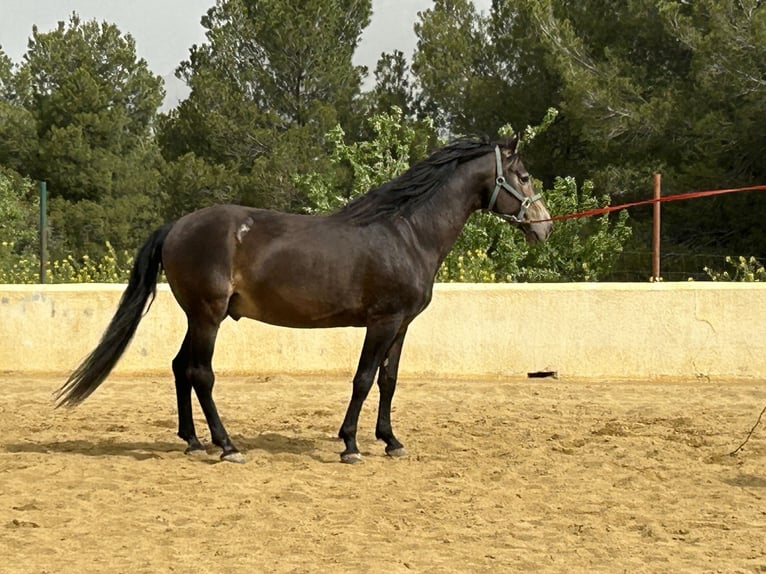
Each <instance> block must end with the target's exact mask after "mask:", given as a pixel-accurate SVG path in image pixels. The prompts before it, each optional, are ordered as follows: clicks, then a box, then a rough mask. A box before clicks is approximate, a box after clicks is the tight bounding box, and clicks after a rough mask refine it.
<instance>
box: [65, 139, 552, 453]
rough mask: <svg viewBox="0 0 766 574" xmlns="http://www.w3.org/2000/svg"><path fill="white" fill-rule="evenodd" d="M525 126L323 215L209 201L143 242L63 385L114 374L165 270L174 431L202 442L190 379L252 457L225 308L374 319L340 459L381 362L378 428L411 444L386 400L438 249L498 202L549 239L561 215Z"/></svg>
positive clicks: (89, 387) (285, 322) (520, 224)
mask: <svg viewBox="0 0 766 574" xmlns="http://www.w3.org/2000/svg"><path fill="white" fill-rule="evenodd" d="M517 146H518V139H517V138H513V139H510V140H509V139H506V140H501V141H497V142H491V141H489V140H487V139H486V138H481V139H480V138H459V139H456V140H454V141H452V142H450V143H447V144H446V145H444V146H443V147H441V148H439V149H437V150H435V151H434V152H433V153H432V154H431V155H430V156H429V157H427V158H426V159H424V160H422V161H420V162H418V163H415V164H414V165H413V166H411V167H410V168H409V169H408V170H406V171H405V172H404V173H403V174H401V175H400V176H398V177H396V178H394V179H392V180H390V181H388V182H387V183H384V184H383V185H381V186H380V187H377V188H374V189H372V190H370V191H368V192H367V193H366V194H364V195H361V196H359V197H357V198H355V199H353V200H352V201H350V202H349V203H347V204H346V205H345V206H343V207H341V208H340V209H338V210H336V211H334V212H332V213H329V214H326V215H308V214H295V213H283V212H277V211H272V210H265V209H256V208H251V207H245V206H240V205H231V204H222V205H214V206H210V207H206V208H202V209H199V210H197V211H193V212H191V213H189V214H187V215H184V216H183V217H181V218H180V219H178V220H176V221H175V222H172V223H168V224H165V225H163V226H161V227H159V228H157V229H156V230H155V231H154V232H153V233H151V235H150V236H149V237H148V239H147V240H146V242H145V243H144V244H143V245H142V246H141V247H140V248H139V250H138V252H137V255H136V257H135V262H134V265H133V267H132V270H131V273H130V277H129V280H128V284H127V287H126V288H125V291H124V292H123V294H122V297H121V299H120V302H119V304H118V308H117V311H116V312H115V314H114V316H113V317H112V319H111V321H110V323H109V325H108V326H107V328H106V330H105V331H104V333H103V335H102V337H101V340H100V342H99V343H98V344H97V346H96V348H95V349H94V350H93V351H92V352H91V353H90V354H89V355H88V356H86V358H85V359H83V361H82V362H81V363H80V365H79V366H78V367H77V368H76V369H75V370H74V371H73V372H72V374H71V375H70V376H69V378H68V379H67V381H66V383H64V384H63V385H62V386H61V388H59V389H58V391H56V393H55V400H56V406H57V407H60V406H62V405H65V406H70V407H72V406H75V405H77V404H79V403H81V402H82V401H83V400H85V399H86V398H87V397H88V396H89V395H90V394H91V393H93V391H95V389H96V388H97V387H98V386H99V385H100V384H101V383H102V382H104V380H105V379H106V378H107V376H108V375H109V373H110V371H111V370H112V369H113V367H114V366H115V365H116V363H117V361H118V360H119V358H120V356H121V355H122V354H123V352H124V351H125V349H126V347H127V345H128V343H129V342H130V340H131V338H132V337H133V335H134V333H135V331H136V328H137V327H138V324H139V322H140V320H141V318H142V317H143V315H144V314H145V313H146V312H148V310H149V307H150V306H151V303H152V301H153V300H154V297H155V295H156V286H157V281H158V276H159V273H160V272H161V271H162V270H163V269H164V272H165V277H166V279H167V282H168V284H169V286H170V289H171V292H172V293H173V295H174V297H175V300H176V301H177V303H178V304H179V305H180V307H181V308H182V309H183V311H184V313H185V314H186V318H187V331H186V334H185V336H184V339H183V342H182V343H181V347H180V349H179V350H178V354H177V355H176V356H175V358H174V359H173V360H172V372H173V375H174V378H175V390H176V399H177V407H178V436H179V437H180V438H181V439H183V440H184V441H186V444H187V446H186V450H185V452H187V453H195V452H200V451H202V452H204V451H205V447H204V446H203V444H202V442H201V441H200V439H199V438H198V437H197V433H196V430H195V427H194V421H193V419H192V389H193V390H194V392H195V394H196V396H197V400H198V401H199V404H200V406H201V407H202V411H203V413H204V416H205V419H206V422H207V425H208V427H209V430H210V436H211V440H212V442H213V444H214V445H216V446H217V447H219V448H220V449H221V450H222V453H221V455H220V458H221V460H224V461H230V462H244V460H245V459H244V456H243V455H242V454H241V453H240V452H239V450H238V449H237V447H236V446H235V445H234V444H233V443H232V441H231V439H230V438H229V435H228V433H227V432H226V429H225V428H224V425H223V423H222V422H221V418H220V416H219V414H218V409H217V408H216V404H215V401H214V400H213V385H214V382H215V375H214V372H213V367H212V359H213V351H214V348H215V342H216V336H217V333H218V329H219V326H220V324H221V322H222V321H223V320H224V319H225V318H226V317H231V318H232V319H234V320H235V321H237V320H239V319H240V318H242V317H247V318H250V319H254V320H257V321H262V322H265V323H269V324H272V325H279V326H284V327H293V328H328V327H345V326H350V327H363V328H365V329H366V332H365V337H364V343H363V345H362V349H361V354H360V357H359V362H358V366H357V369H356V373H355V375H354V377H353V386H352V392H351V399H350V401H349V404H348V408H347V410H346V415H345V417H344V419H343V422H342V424H341V426H340V430H339V431H338V436H339V437H340V438H341V439H343V442H344V445H345V449H344V450H343V452H342V453H341V454H340V456H341V461H342V462H346V463H355V462H358V461H360V460H362V457H361V454H360V452H359V448H358V446H357V441H356V435H357V423H358V419H359V413H360V411H361V408H362V405H363V403H364V401H365V399H366V398H367V395H368V393H369V391H370V390H371V388H372V386H373V382H374V378H375V374H376V372H377V374H378V377H377V384H378V387H379V393H380V403H379V406H378V415H377V423H376V427H375V436H376V438H377V439H379V440H382V441H383V442H384V443H385V453H386V454H388V455H390V456H392V457H400V456H405V455H406V454H407V451H406V450H405V448H404V446H403V445H402V443H401V442H399V440H398V439H397V438H396V436H395V435H394V432H393V429H392V425H391V401H392V399H393V396H394V392H395V389H396V382H397V374H398V368H399V357H400V355H401V352H402V346H403V344H404V339H405V336H406V334H407V328H408V327H409V325H410V323H411V322H412V320H413V319H415V317H417V316H418V315H419V314H420V313H421V312H422V311H423V310H424V309H425V308H426V307H427V306H428V304H429V303H430V301H431V297H432V291H433V284H434V280H435V276H436V273H437V271H438V269H439V266H440V264H441V262H442V261H443V260H444V258H445V257H446V256H447V254H448V253H449V251H450V249H451V247H452V245H453V244H454V242H455V241H456V239H457V237H458V235H459V233H460V231H461V230H462V228H463V226H464V224H465V222H466V220H467V219H468V217H469V215H470V214H471V213H472V212H474V211H478V210H480V209H485V210H488V211H490V212H493V213H495V214H496V215H498V216H499V217H502V218H503V219H505V220H506V221H507V222H508V223H509V224H511V225H512V226H514V227H516V228H518V229H519V230H520V231H521V232H523V233H524V236H525V238H526V240H527V241H528V242H530V243H532V242H537V241H544V240H545V239H546V238H547V237H548V235H549V234H550V232H551V228H552V223H551V222H550V221H549V218H550V216H549V214H548V211H547V208H546V207H545V203H544V201H543V199H542V197H541V195H540V194H538V193H536V192H535V189H534V185H533V182H532V179H531V178H530V175H529V173H528V172H527V170H526V168H525V167H524V164H523V162H522V160H521V158H520V156H519V154H518V153H517Z"/></svg>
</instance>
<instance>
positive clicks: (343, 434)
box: [338, 320, 401, 463]
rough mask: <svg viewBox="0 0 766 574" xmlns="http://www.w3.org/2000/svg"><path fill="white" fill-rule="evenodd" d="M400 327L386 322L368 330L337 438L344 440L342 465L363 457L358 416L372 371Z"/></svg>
mask: <svg viewBox="0 0 766 574" xmlns="http://www.w3.org/2000/svg"><path fill="white" fill-rule="evenodd" d="M400 324H401V321H391V320H389V321H388V322H386V323H378V324H376V325H372V326H369V327H368V328H367V334H366V335H365V337H364V345H363V346H362V354H361V356H360V357H359V366H358V367H357V370H356V374H355V375H354V383H353V385H354V387H353V390H352V393H351V401H350V402H349V405H348V409H347V410H346V416H345V417H344V419H343V424H342V425H341V427H340V431H338V436H339V437H340V438H342V439H343V442H344V443H345V445H346V448H345V450H344V451H343V452H342V453H341V455H340V459H341V461H342V462H346V463H355V462H359V461H361V460H362V455H361V454H360V452H359V447H358V446H357V444H356V431H357V425H358V423H359V413H360V412H361V411H362V405H363V404H364V401H365V399H366V398H367V395H368V394H369V393H370V389H371V388H372V383H373V380H374V378H375V371H376V370H377V369H378V368H379V366H380V363H381V361H382V360H383V357H384V356H385V355H386V353H387V352H388V349H389V348H390V347H391V344H392V342H393V341H394V340H395V339H396V337H397V332H398V330H399V325H400Z"/></svg>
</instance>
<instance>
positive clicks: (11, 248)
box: [0, 167, 40, 269]
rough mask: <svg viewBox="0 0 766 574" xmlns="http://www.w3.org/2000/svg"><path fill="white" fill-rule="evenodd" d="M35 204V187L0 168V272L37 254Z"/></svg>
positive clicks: (13, 173) (17, 175)
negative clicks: (0, 246) (22, 259)
mask: <svg viewBox="0 0 766 574" xmlns="http://www.w3.org/2000/svg"><path fill="white" fill-rule="evenodd" d="M39 217H40V215H39V200H38V196H37V193H36V189H35V186H34V185H33V184H32V182H31V181H29V180H28V179H26V178H23V177H21V176H20V175H19V174H17V173H15V172H13V171H11V170H9V169H6V168H2V167H0V245H2V250H0V269H6V268H9V267H10V266H12V265H13V263H14V262H15V261H17V260H19V259H21V258H30V257H34V255H35V253H36V252H37V246H38V237H37V229H38V225H37V223H36V222H37V220H38V219H39Z"/></svg>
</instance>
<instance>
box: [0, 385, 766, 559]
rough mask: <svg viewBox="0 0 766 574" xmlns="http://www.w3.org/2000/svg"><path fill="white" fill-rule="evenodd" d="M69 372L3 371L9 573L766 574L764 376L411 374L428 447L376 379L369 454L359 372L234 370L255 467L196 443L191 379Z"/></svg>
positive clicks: (234, 396)
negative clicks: (187, 431)
mask: <svg viewBox="0 0 766 574" xmlns="http://www.w3.org/2000/svg"><path fill="white" fill-rule="evenodd" d="M61 382H63V380H62V379H54V378H31V377H28V376H24V375H13V374H0V388H1V389H2V392H1V393H0V529H1V530H0V533H1V535H0V571H2V572H3V573H5V574H16V573H19V574H20V573H24V574H30V573H63V572H73V573H74V572H77V573H81V572H110V573H120V572H124V573H163V572H192V573H198V572H199V573H204V572H210V573H240V572H241V573H254V572H285V573H288V572H291V573H292V572H294V573H300V572H332V573H342V572H369V573H379V572H384V573H387V574H389V573H390V574H394V573H400V572H428V573H432V572H471V573H475V572H568V573H571V572H630V573H637V572H651V573H660V572H668V573H680V572H694V573H698V572H726V573H735V572H748V573H749V572H766V501H765V500H764V499H765V498H766V428H765V427H766V424H764V423H766V421H764V423H762V425H761V426H760V427H758V428H757V429H756V430H755V432H754V433H753V436H752V438H751V439H750V442H749V443H748V444H747V446H746V447H745V448H744V449H743V450H742V451H741V452H740V453H739V454H738V455H737V456H730V455H729V453H730V452H731V451H732V450H733V449H735V448H736V447H737V446H738V445H739V444H740V443H741V442H742V441H743V440H744V438H745V436H746V435H747V432H748V431H749V430H750V429H751V428H752V426H753V424H754V423H755V420H756V418H757V416H758V414H759V413H760V411H761V409H763V407H764V406H765V405H766V385H765V384H764V383H760V382H752V383H742V382H735V383H721V382H707V381H703V380H700V381H685V382H678V383H673V384H668V383H663V384H659V383H647V382H598V383H587V382H568V381H563V380H552V379H530V380H511V381H503V382H490V381H451V380H408V379H402V380H400V384H399V389H398V391H397V395H396V398H395V402H394V415H393V416H394V430H395V431H396V432H397V435H398V436H399V438H400V439H401V440H402V442H403V443H404V444H405V446H406V447H407V449H408V450H409V452H410V455H409V457H407V458H406V459H399V460H393V459H390V458H388V457H386V456H385V455H384V453H383V444H382V443H379V442H376V441H375V439H374V436H373V433H374V425H375V411H376V409H377V391H376V390H373V392H372V393H371V395H370V398H369V399H368V401H367V403H366V405H365V408H364V410H363V411H362V417H361V420H360V432H359V444H360V448H361V450H362V452H363V454H364V456H365V460H364V462H363V463H361V464H356V465H353V466H351V465H344V464H341V463H340V462H339V457H338V453H339V452H340V451H341V450H342V443H340V442H339V441H337V440H335V439H334V438H333V436H334V434H335V432H336V431H337V427H338V425H339V424H340V421H341V419H342V417H343V413H344V411H345V408H346V404H347V400H348V397H349V394H350V391H351V387H350V383H349V382H348V381H345V380H340V379H330V380H320V381H314V380H310V379H303V378H301V379H293V378H290V377H274V378H270V379H268V380H264V379H258V378H247V377H231V376H220V377H219V379H218V383H217V386H216V399H217V402H218V406H219V409H220V411H221V414H222V417H223V421H224V423H225V424H226V425H227V428H228V430H229V432H230V434H231V435H232V439H233V440H234V442H235V444H237V445H238V446H239V447H240V449H242V450H243V451H244V453H245V456H246V457H247V463H246V464H244V465H236V464H231V463H220V462H218V453H217V452H212V451H211V453H210V454H208V456H207V457H189V456H186V455H184V454H183V448H184V443H183V442H182V441H180V439H177V438H176V437H175V430H176V413H175V393H174V390H173V383H172V381H171V380H170V378H169V377H167V378H162V379H160V378H148V377H147V378H121V377H112V378H111V379H110V380H108V381H107V382H106V383H105V384H104V385H103V386H102V387H101V388H100V389H99V390H98V391H97V392H96V393H95V394H94V395H93V396H92V397H91V398H89V399H88V400H87V401H86V402H85V403H84V404H83V405H82V406H80V407H78V408H76V409H74V410H68V411H67V410H63V409H60V410H55V411H54V410H53V409H52V405H51V392H52V391H53V390H54V389H55V388H57V387H58V386H59V385H60V384H61ZM195 407H196V405H195ZM764 418H766V417H764ZM195 419H196V421H197V425H198V430H199V431H200V436H201V437H203V436H204V437H207V436H208V435H207V428H206V426H205V425H204V421H203V419H202V416H201V414H200V413H199V409H198V408H197V410H196V411H195ZM203 431H204V432H203Z"/></svg>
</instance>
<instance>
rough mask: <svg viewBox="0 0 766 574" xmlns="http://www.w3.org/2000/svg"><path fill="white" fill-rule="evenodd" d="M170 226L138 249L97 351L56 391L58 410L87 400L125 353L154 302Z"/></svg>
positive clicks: (156, 232)
mask: <svg viewBox="0 0 766 574" xmlns="http://www.w3.org/2000/svg"><path fill="white" fill-rule="evenodd" d="M172 226H173V224H172V223H169V224H166V225H163V226H162V227H160V228H158V229H156V230H155V231H154V232H153V233H152V234H151V235H150V236H149V239H147V240H146V242H145V243H144V244H143V246H142V247H141V249H139V250H138V253H137V254H136V260H135V263H134V264H133V269H132V271H131V272H130V279H129V280H128V286H127V288H126V289H125V292H124V293H123V294H122V298H121V299H120V304H119V306H118V307H117V312H116V313H115V314H114V317H112V321H111V322H110V323H109V326H108V327H107V328H106V331H105V332H104V334H103V335H102V336H101V341H99V343H98V345H97V346H96V348H95V349H93V351H92V352H91V353H90V355H88V356H87V357H86V358H85V359H84V360H83V361H82V363H80V366H78V367H77V368H76V369H75V370H74V372H73V373H72V374H71V375H70V376H69V379H67V382H66V383H65V384H64V385H63V386H62V387H61V388H60V389H59V390H58V391H56V393H55V399H56V406H57V407H60V406H62V405H65V406H68V407H73V406H76V405H78V404H80V403H81V402H82V401H84V400H85V399H86V398H88V397H89V396H90V394H91V393H92V392H93V391H95V390H96V389H97V388H98V386H99V385H100V384H101V383H103V382H104V379H106V377H107V376H108V375H109V373H110V372H111V371H112V369H113V368H114V366H115V365H116V364H117V361H118V360H119V359H120V357H121V356H122V354H123V353H124V352H125V348H126V347H127V346H128V343H130V340H131V339H132V338H133V335H134V334H135V332H136V328H137V327H138V323H139V322H140V321H141V318H142V317H143V315H144V309H146V311H148V310H149V307H148V306H147V301H149V306H151V304H152V302H153V301H154V296H155V294H156V292H157V279H158V276H159V273H160V270H161V268H162V245H163V243H164V242H165V238H166V237H167V235H168V232H169V231H170V228H171V227H172ZM150 297H151V300H150Z"/></svg>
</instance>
